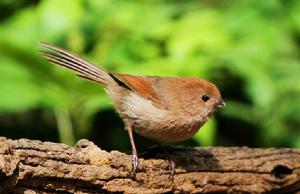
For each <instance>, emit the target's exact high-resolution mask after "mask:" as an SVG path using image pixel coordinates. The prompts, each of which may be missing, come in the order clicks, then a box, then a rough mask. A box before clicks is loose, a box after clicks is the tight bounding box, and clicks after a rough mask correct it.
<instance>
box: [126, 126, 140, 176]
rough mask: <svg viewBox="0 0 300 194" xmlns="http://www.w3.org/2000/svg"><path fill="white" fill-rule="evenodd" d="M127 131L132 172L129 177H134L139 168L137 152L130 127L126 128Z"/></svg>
mask: <svg viewBox="0 0 300 194" xmlns="http://www.w3.org/2000/svg"><path fill="white" fill-rule="evenodd" d="M127 131H128V135H129V139H130V144H131V160H132V171H131V173H130V176H131V177H135V175H136V173H137V170H138V168H139V158H138V154H137V150H136V147H135V143H134V139H133V134H132V127H131V126H129V127H127Z"/></svg>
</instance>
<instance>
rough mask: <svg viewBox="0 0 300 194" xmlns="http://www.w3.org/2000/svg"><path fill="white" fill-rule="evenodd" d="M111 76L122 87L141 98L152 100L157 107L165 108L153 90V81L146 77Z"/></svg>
mask: <svg viewBox="0 0 300 194" xmlns="http://www.w3.org/2000/svg"><path fill="white" fill-rule="evenodd" d="M111 76H112V77H113V78H115V81H117V82H118V83H119V84H120V85H123V86H125V87H127V88H128V89H130V90H132V91H134V92H135V93H137V94H139V95H140V96H142V97H144V98H146V99H148V100H151V101H152V102H153V104H154V105H155V106H157V107H159V108H162V107H163V104H162V99H161V98H160V96H159V95H158V94H157V92H155V90H154V89H153V87H152V83H151V81H150V80H148V79H146V78H145V77H142V76H132V75H127V74H111Z"/></svg>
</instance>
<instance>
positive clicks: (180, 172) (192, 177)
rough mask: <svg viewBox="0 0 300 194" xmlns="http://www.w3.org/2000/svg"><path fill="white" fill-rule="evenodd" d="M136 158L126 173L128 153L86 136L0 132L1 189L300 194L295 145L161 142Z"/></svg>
mask: <svg viewBox="0 0 300 194" xmlns="http://www.w3.org/2000/svg"><path fill="white" fill-rule="evenodd" d="M166 152H167V153H168V154H166ZM166 155H167V157H166ZM142 157H143V158H141V159H140V169H139V172H138V173H137V175H136V178H135V179H132V178H130V177H129V173H130V171H131V158H130V155H127V154H125V153H121V152H118V151H111V152H107V151H104V150H101V149H100V148H98V147H97V146H96V145H94V144H93V143H92V142H90V141H88V140H80V141H78V142H77V144H76V145H75V146H74V147H70V146H67V145H65V144H60V143H51V142H41V141H33V140H27V139H20V140H10V139H6V138H0V193H32V194H34V193H78V194H79V193H81V194H82V193H114V192H116V193H297V192H299V193H300V149H290V148H279V149H275V148H267V149H261V148H247V147H231V148H224V147H213V148H186V147H175V146H168V147H164V148H163V149H161V148H159V147H154V148H152V149H150V150H149V151H148V152H147V153H146V154H144V155H143V156H142ZM166 158H168V160H166ZM169 160H172V161H174V162H175V166H176V167H175V169H176V173H175V174H174V175H173V176H172V175H171V174H170V173H171V171H170V168H169V166H170V165H169V164H170V162H169Z"/></svg>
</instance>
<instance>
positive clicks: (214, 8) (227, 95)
mask: <svg viewBox="0 0 300 194" xmlns="http://www.w3.org/2000/svg"><path fill="white" fill-rule="evenodd" d="M0 22H1V24H0V25H1V26H0V136H6V137H8V138H23V137H24V138H31V139H40V140H44V141H45V140H46V141H55V142H60V141H61V142H64V143H67V144H70V145H72V144H74V142H76V140H78V139H80V138H88V139H90V140H93V141H95V143H96V144H97V145H99V146H100V147H101V148H104V149H108V150H111V149H118V150H122V151H123V150H130V144H129V141H128V137H127V132H126V131H124V130H123V124H122V122H121V120H120V118H119V117H118V115H117V114H116V113H115V111H114V109H113V107H112V105H111V103H110V100H109V98H108V96H107V95H106V94H105V92H104V90H103V89H102V88H101V87H99V86H98V85H96V84H92V83H89V82H87V81H84V80H80V79H78V78H77V77H76V76H74V74H72V73H70V72H69V71H67V70H64V69H62V68H57V67H56V66H54V65H51V64H49V63H48V62H46V61H45V60H43V59H41V57H40V56H39V53H38V48H37V42H38V41H45V42H48V43H50V44H55V45H58V46H60V47H63V48H65V49H68V50H70V51H73V52H75V53H77V54H78V55H81V56H83V57H84V58H87V59H89V61H92V62H93V63H96V64H99V65H101V66H102V67H103V68H105V69H106V70H108V71H112V72H119V73H129V74H138V75H162V76H163V75H168V76H197V77H204V78H206V79H209V80H210V81H212V82H214V83H216V85H218V86H219V88H220V89H221V92H222V95H223V97H224V99H225V101H226V103H227V105H226V107H225V108H224V109H222V110H218V111H217V112H216V113H215V114H214V116H213V117H212V118H211V119H210V121H209V122H208V123H207V124H206V125H205V126H204V127H203V128H202V129H201V130H200V132H199V133H197V135H196V136H195V137H194V138H193V139H191V140H189V141H186V142H183V143H181V144H184V145H193V146H196V145H200V146H215V145H220V146H240V145H246V146H251V147H270V146H274V147H279V146H281V147H300V1H297V0H294V1H292V0H286V1H283V0H266V1H260V0H253V1H245V0H244V1H243V0H223V1H222V0H202V1H200V0H197V1H196V0H189V1H181V0H148V1H147V0H139V1H137V0H136V1H134V0H127V1H125V0H110V1H107V0H63V1H60V0H47V1H46V0H44V1H42V0H27V1H19V0H1V1H0ZM136 141H137V144H138V148H139V150H141V149H145V148H146V147H148V146H149V145H152V144H154V143H155V142H153V141H151V140H148V139H145V138H143V137H140V136H138V135H136Z"/></svg>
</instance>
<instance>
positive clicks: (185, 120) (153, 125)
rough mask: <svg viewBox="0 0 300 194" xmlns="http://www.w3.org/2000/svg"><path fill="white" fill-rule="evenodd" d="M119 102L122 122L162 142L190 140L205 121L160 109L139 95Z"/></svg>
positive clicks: (129, 96) (130, 95) (133, 95)
mask: <svg viewBox="0 0 300 194" xmlns="http://www.w3.org/2000/svg"><path fill="white" fill-rule="evenodd" d="M115 102H116V104H118V103H119V102H120V104H121V105H122V106H121V109H119V110H118V112H119V113H120V116H121V117H122V119H123V120H124V121H127V122H129V123H128V124H130V125H131V127H133V128H134V130H135V131H136V132H137V133H138V134H140V135H142V136H144V137H147V138H150V139H154V140H156V141H163V142H176V141H182V140H186V139H189V138H191V137H192V136H193V135H194V134H195V133H196V132H197V131H198V130H199V128H200V127H201V126H202V125H203V124H204V123H205V121H206V120H203V119H202V118H199V116H191V115H185V114H184V113H182V112H178V111H174V110H166V109H161V108H158V107H156V106H154V105H153V104H152V102H151V101H150V100H146V99H144V98H142V97H140V96H139V95H136V94H134V93H130V94H129V95H128V96H126V97H125V98H124V99H122V100H118V99H117V100H115Z"/></svg>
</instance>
